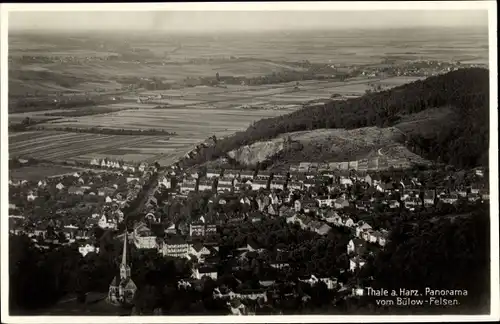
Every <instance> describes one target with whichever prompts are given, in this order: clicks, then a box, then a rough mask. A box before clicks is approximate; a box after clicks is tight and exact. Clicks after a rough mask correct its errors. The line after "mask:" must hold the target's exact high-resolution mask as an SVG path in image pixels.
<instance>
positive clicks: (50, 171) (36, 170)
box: [9, 165, 81, 181]
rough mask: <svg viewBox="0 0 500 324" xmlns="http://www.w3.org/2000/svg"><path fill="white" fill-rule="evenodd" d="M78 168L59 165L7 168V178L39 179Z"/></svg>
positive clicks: (67, 172) (74, 170)
mask: <svg viewBox="0 0 500 324" xmlns="http://www.w3.org/2000/svg"><path fill="white" fill-rule="evenodd" d="M80 170H81V169H79V168H73V167H68V166H59V165H34V166H26V167H22V168H16V169H11V170H9V178H10V179H12V180H13V181H18V180H28V181H39V180H42V179H45V178H47V177H54V176H59V175H63V174H69V173H73V172H77V171H80Z"/></svg>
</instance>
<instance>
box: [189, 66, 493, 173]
mask: <svg viewBox="0 0 500 324" xmlns="http://www.w3.org/2000/svg"><path fill="white" fill-rule="evenodd" d="M439 107H452V109H453V113H454V114H455V115H456V118H453V119H450V121H449V123H448V124H447V125H443V127H442V129H441V130H440V131H439V132H438V133H436V134H434V135H433V136H426V137H425V138H424V137H423V136H422V135H421V134H419V133H418V128H417V129H415V130H414V131H412V132H411V133H410V134H407V135H406V137H407V138H406V139H404V141H405V143H406V144H408V143H409V142H411V146H412V147H415V146H417V147H419V150H420V152H421V153H422V155H423V156H424V157H426V158H431V159H438V160H440V161H441V162H444V163H449V164H454V165H456V166H459V167H474V166H478V165H484V164H485V163H487V161H488V148H489V128H488V125H489V71H488V70H486V69H482V68H468V69H459V70H456V71H452V72H449V73H447V74H444V75H438V76H433V77H429V78H427V79H425V80H419V81H415V82H412V83H409V84H405V85H402V86H399V87H396V88H392V89H389V90H384V91H380V92H375V93H368V94H366V95H364V96H362V97H359V98H353V99H348V100H345V101H331V102H328V103H326V104H325V105H323V106H321V105H320V106H313V107H306V108H303V109H300V110H298V111H295V112H293V113H290V114H287V115H283V116H278V117H272V118H267V119H262V120H260V121H258V122H256V123H254V124H253V125H251V126H250V127H249V128H248V129H246V130H245V131H242V132H238V133H236V134H234V135H233V136H230V137H227V138H224V139H221V140H220V141H218V143H217V145H216V146H213V147H210V148H207V149H205V150H203V152H202V154H200V155H199V156H198V157H197V158H196V159H192V160H191V161H186V163H187V164H189V165H193V164H198V163H200V162H205V161H207V160H212V159H215V158H218V157H221V156H223V155H224V154H225V153H226V152H228V151H230V150H234V149H236V148H238V147H240V146H242V145H248V144H252V143H254V142H256V141H260V140H268V139H271V138H274V137H276V136H277V135H279V134H283V133H287V132H295V131H305V130H313V129H319V128H347V129H354V128H360V127H368V126H379V127H387V126H393V125H395V124H397V123H398V121H399V120H400V118H401V117H402V116H404V115H409V114H414V113H418V112H421V111H424V110H426V109H430V108H439ZM454 121H455V122H454Z"/></svg>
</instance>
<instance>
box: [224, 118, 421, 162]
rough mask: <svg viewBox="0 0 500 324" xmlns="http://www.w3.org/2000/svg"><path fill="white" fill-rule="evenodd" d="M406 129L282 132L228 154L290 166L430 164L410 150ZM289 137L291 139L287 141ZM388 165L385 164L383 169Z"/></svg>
mask: <svg viewBox="0 0 500 324" xmlns="http://www.w3.org/2000/svg"><path fill="white" fill-rule="evenodd" d="M402 137H404V135H403V133H402V132H401V131H400V130H399V129H397V128H395V127H386V128H379V127H363V128H356V129H343V128H335V129H331V128H330V129H327V128H321V129H315V130H312V131H301V132H292V133H286V134H282V135H280V136H278V137H276V138H274V139H271V140H267V141H260V142H256V143H254V144H252V145H245V146H241V147H240V148H238V149H236V150H233V151H230V152H229V153H228V156H229V157H230V158H231V159H233V160H234V161H236V162H238V163H239V164H242V165H246V166H251V167H255V166H256V165H257V164H260V165H264V166H269V167H273V168H288V167H289V166H290V164H292V163H293V164H297V163H300V162H304V161H311V162H324V161H328V162H341V161H358V160H362V159H366V160H373V159H374V158H377V157H379V158H383V157H386V158H388V159H389V160H390V161H391V162H390V163H388V164H387V165H386V167H385V168H389V167H390V166H394V165H397V164H401V163H408V165H409V164H410V163H419V164H426V163H428V161H426V160H425V159H422V158H421V157H420V156H418V155H416V154H414V153H412V152H410V151H409V150H408V149H407V148H406V147H405V146H404V145H403V144H401V143H400V142H401V139H402ZM285 140H289V141H291V144H289V145H286V144H285V143H286V142H285ZM383 168H384V167H381V169H383Z"/></svg>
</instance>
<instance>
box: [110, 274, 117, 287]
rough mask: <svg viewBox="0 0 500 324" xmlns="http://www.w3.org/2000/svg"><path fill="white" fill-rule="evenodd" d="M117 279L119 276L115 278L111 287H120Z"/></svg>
mask: <svg viewBox="0 0 500 324" xmlns="http://www.w3.org/2000/svg"><path fill="white" fill-rule="evenodd" d="M117 278H118V277H117V276H115V277H114V278H113V281H111V284H110V286H114V287H118V279H117Z"/></svg>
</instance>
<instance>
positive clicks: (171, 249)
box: [161, 236, 190, 258]
mask: <svg viewBox="0 0 500 324" xmlns="http://www.w3.org/2000/svg"><path fill="white" fill-rule="evenodd" d="M189 250H190V246H189V243H188V242H186V240H184V239H183V238H181V237H179V236H174V237H172V238H169V239H166V240H165V242H164V243H163V246H162V248H161V252H162V254H163V256H171V257H176V258H186V257H187V256H188V254H189Z"/></svg>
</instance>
